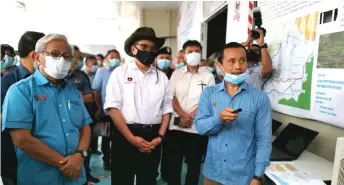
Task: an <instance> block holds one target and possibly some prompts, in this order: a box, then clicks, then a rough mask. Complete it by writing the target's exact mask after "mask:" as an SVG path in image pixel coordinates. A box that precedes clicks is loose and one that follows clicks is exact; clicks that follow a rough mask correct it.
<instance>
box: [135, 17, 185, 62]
mask: <svg viewBox="0 0 344 185" xmlns="http://www.w3.org/2000/svg"><path fill="white" fill-rule="evenodd" d="M177 19H178V12H177V11H170V10H142V24H141V26H147V27H152V28H153V29H154V31H155V34H156V35H157V36H158V37H169V36H175V38H169V39H166V41H165V45H164V46H168V47H171V49H172V56H173V58H175V57H174V56H176V55H177V51H178V50H177Z"/></svg>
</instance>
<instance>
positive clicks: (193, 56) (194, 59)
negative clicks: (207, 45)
mask: <svg viewBox="0 0 344 185" xmlns="http://www.w3.org/2000/svg"><path fill="white" fill-rule="evenodd" d="M185 57H186V63H188V64H189V65H190V66H192V67H195V66H198V65H199V64H200V63H201V54H200V53H196V52H192V53H188V54H185Z"/></svg>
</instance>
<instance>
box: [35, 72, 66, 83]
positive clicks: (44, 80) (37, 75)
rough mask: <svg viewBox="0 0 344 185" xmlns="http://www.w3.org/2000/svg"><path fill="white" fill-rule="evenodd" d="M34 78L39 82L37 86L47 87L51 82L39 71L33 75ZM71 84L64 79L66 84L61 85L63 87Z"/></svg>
mask: <svg viewBox="0 0 344 185" xmlns="http://www.w3.org/2000/svg"><path fill="white" fill-rule="evenodd" d="M33 77H34V78H35V79H36V81H37V85H39V86H40V85H46V84H48V83H50V82H49V80H48V79H47V78H46V77H45V76H44V75H43V74H42V73H41V72H40V71H39V70H38V69H37V70H36V71H35V73H34V74H33ZM67 83H69V82H68V80H67V79H64V82H63V83H62V84H61V86H63V85H64V84H67Z"/></svg>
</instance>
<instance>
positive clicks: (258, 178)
mask: <svg viewBox="0 0 344 185" xmlns="http://www.w3.org/2000/svg"><path fill="white" fill-rule="evenodd" d="M253 179H256V180H257V181H259V182H260V183H262V184H263V183H264V176H253Z"/></svg>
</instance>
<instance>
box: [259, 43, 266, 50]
mask: <svg viewBox="0 0 344 185" xmlns="http://www.w3.org/2000/svg"><path fill="white" fill-rule="evenodd" d="M263 48H268V44H266V43H264V44H263V45H261V46H260V49H263Z"/></svg>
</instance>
